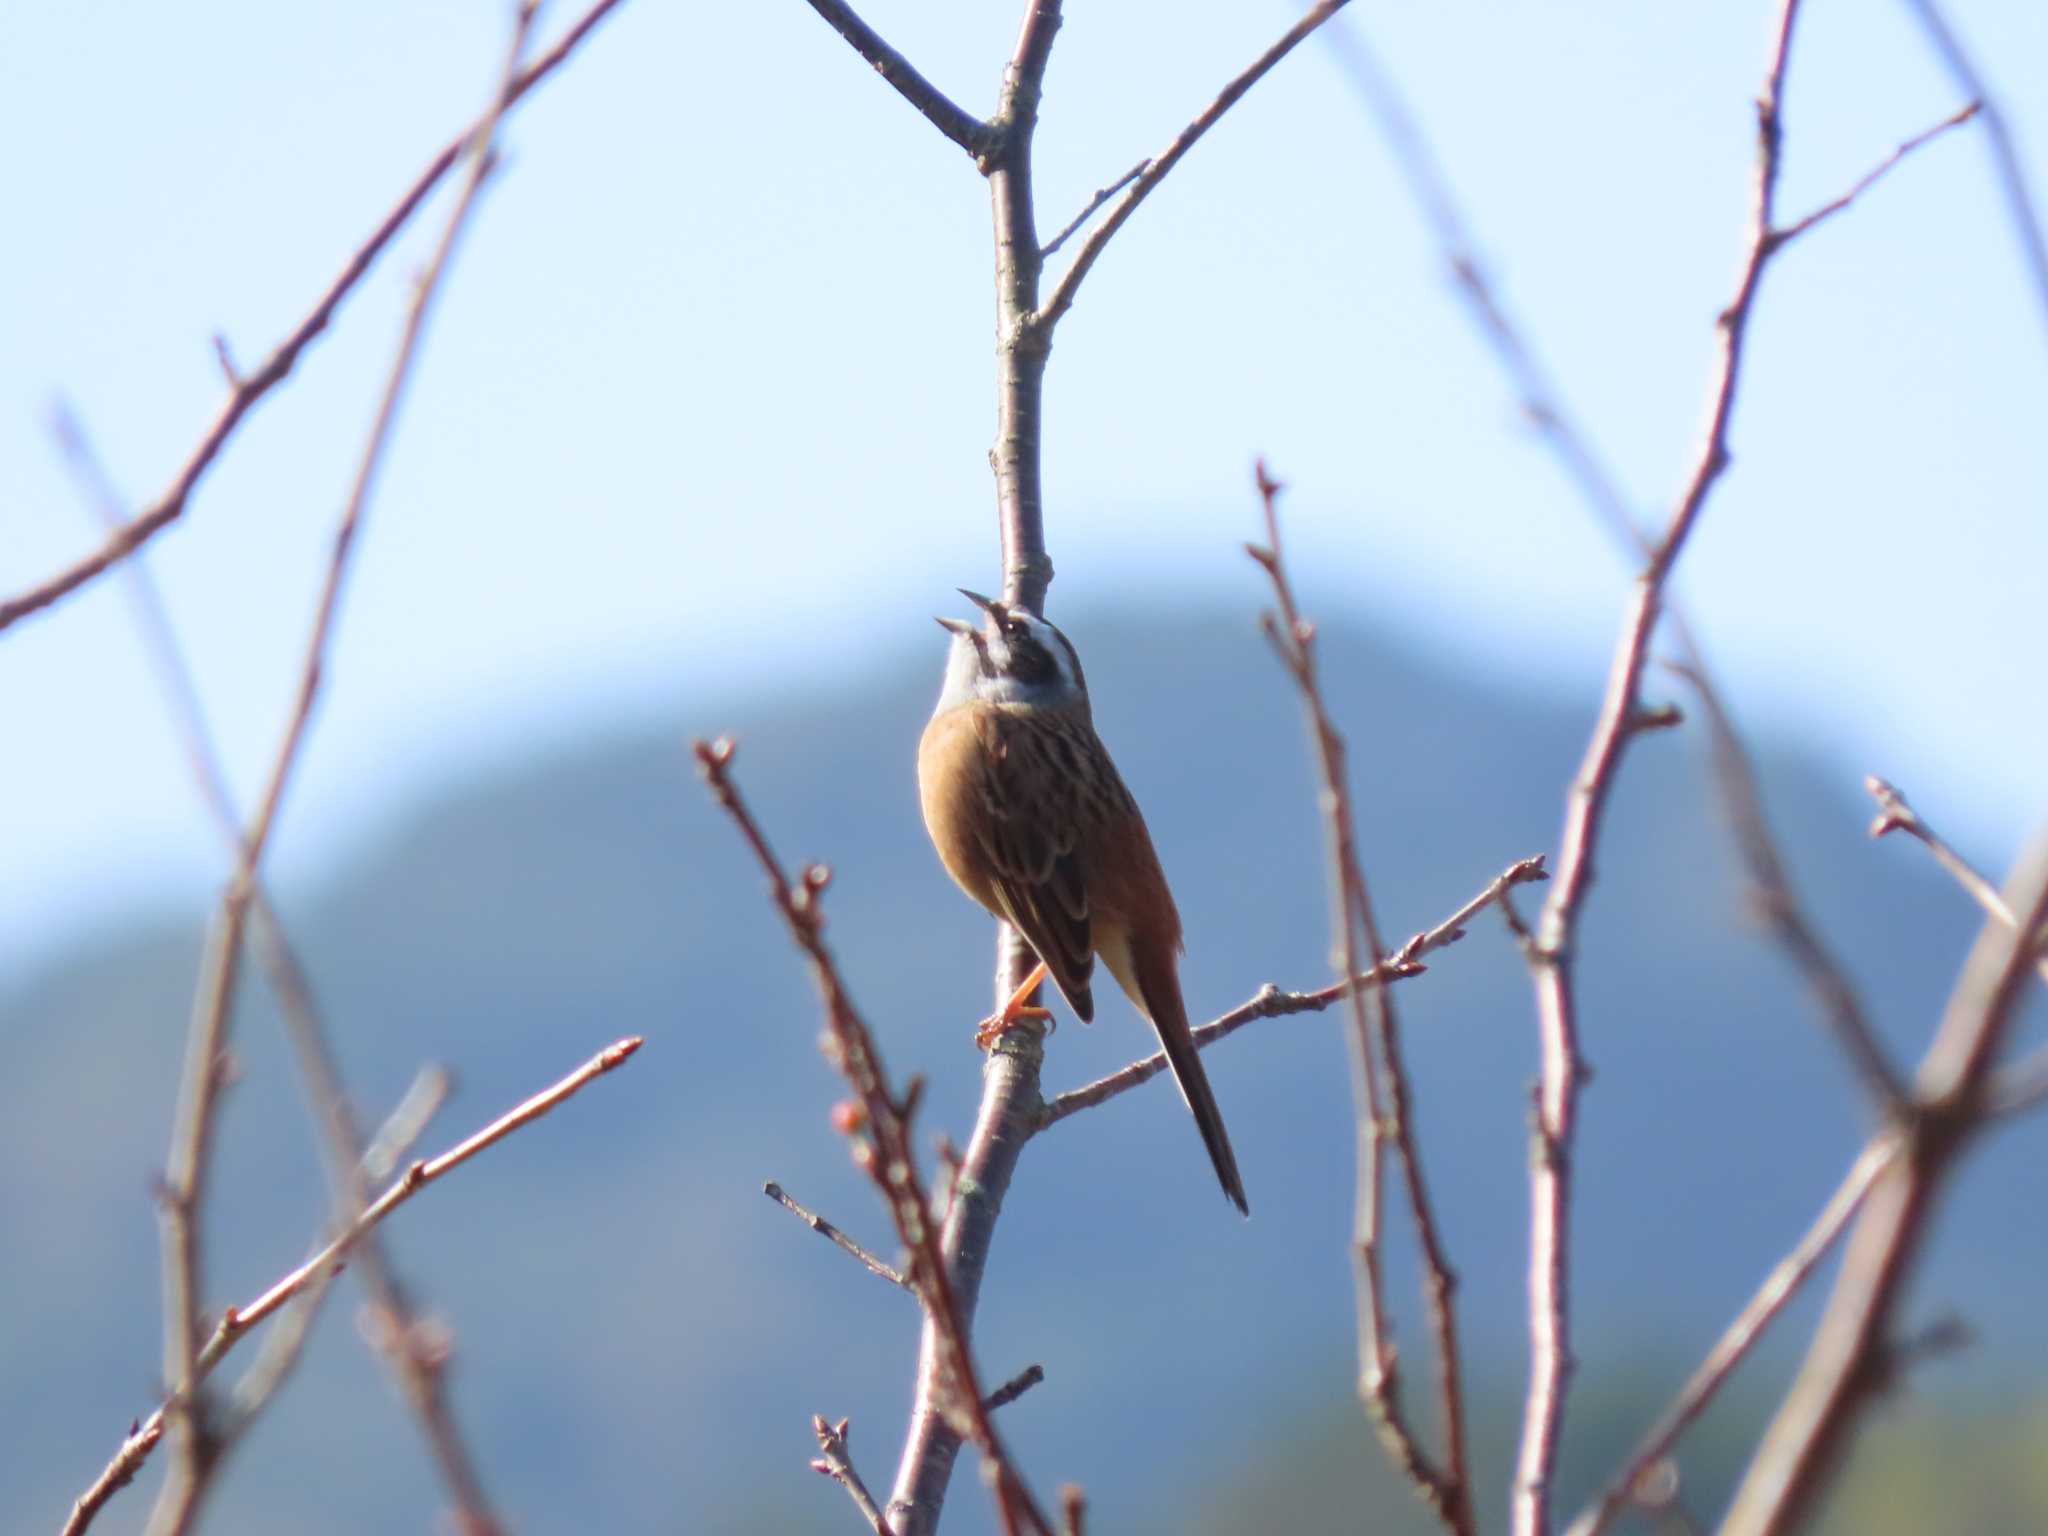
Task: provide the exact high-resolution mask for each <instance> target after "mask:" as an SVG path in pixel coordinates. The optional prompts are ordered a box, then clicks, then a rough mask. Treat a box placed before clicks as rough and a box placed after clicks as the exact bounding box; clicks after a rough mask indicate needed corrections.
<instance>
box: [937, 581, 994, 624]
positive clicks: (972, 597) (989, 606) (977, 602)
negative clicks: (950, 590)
mask: <svg viewBox="0 0 2048 1536" xmlns="http://www.w3.org/2000/svg"><path fill="white" fill-rule="evenodd" d="M958 590H959V593H960V595H961V596H962V597H964V598H966V599H967V601H969V602H970V603H972V604H974V606H975V607H977V608H979V609H980V610H981V611H982V612H983V613H986V614H990V615H993V614H994V613H995V609H996V605H995V601H994V599H992V598H986V597H983V596H982V595H981V594H980V593H979V592H970V591H968V590H967V589H966V588H965V587H961V588H959V589H958ZM938 623H939V628H941V629H943V630H945V631H946V632H947V633H949V634H954V635H978V634H980V633H981V628H980V626H979V625H975V624H970V623H968V622H967V620H965V619H944V618H942V619H940V620H939V621H938Z"/></svg>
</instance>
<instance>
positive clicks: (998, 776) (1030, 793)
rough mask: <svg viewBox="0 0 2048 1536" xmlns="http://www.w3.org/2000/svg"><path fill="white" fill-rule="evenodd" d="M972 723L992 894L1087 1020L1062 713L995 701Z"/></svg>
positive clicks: (1072, 775)
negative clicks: (982, 771)
mask: <svg viewBox="0 0 2048 1536" xmlns="http://www.w3.org/2000/svg"><path fill="white" fill-rule="evenodd" d="M979 725H980V730H981V733H982V745H983V748H984V752H985V756H984V763H985V765H986V773H987V777H986V780H985V789H986V793H987V808H988V813H989V814H988V816H987V817H986V818H985V819H984V820H983V821H982V824H981V840H982V847H983V851H984V852H985V853H986V854H987V856H988V868H989V872H990V876H991V879H990V884H991V887H992V893H993V895H994V896H995V898H996V901H997V903H998V904H999V906H1000V907H1001V909H1002V914H1001V915H1002V916H1003V917H1004V918H1006V919H1007V920H1008V921H1009V923H1010V924H1011V926H1012V927H1014V928H1015V929H1016V930H1017V931H1018V932H1019V933H1021V934H1022V935H1023V936H1024V941H1025V942H1026V943H1027V944H1029V945H1030V946H1031V947H1032V948H1033V949H1034V950H1036V951H1037V952H1038V958H1039V959H1041V960H1043V961H1044V962H1045V964H1046V969H1047V970H1049V971H1050V972H1051V973H1052V979H1053V980H1054V981H1055V982H1057V983H1058V984H1059V989H1060V991H1061V992H1063V993H1065V994H1066V998H1067V1001H1068V1003H1070V1004H1071V1005H1072V1006H1073V1009H1074V1012H1075V1013H1077V1014H1079V1015H1080V1016H1081V1018H1082V1019H1083V1020H1084V1021H1085V1020H1088V1019H1092V1018H1093V1017H1094V1016H1095V1002H1094V995H1093V993H1092V992H1091V990H1090V988H1089V978H1090V977H1091V976H1092V975H1093V974H1094V971H1095V943H1094V938H1093V934H1092V931H1091V925H1090V922H1089V911H1088V872H1087V870H1086V868H1085V867H1084V866H1083V864H1082V860H1081V856H1080V855H1079V854H1078V853H1077V852H1076V845H1077V844H1078V843H1079V842H1080V840H1081V834H1082V832H1083V831H1084V829H1085V828H1086V827H1087V825H1088V822H1089V820H1090V817H1089V809H1090V808H1089V807H1088V806H1087V804H1086V803H1085V801H1086V789H1085V786H1086V782H1087V781H1086V779H1085V778H1084V777H1083V774H1082V772H1081V764H1082V761H1083V759H1082V758H1081V757H1080V756H1078V755H1077V746H1078V744H1077V743H1076V742H1075V741H1074V740H1073V739H1072V737H1071V736H1070V734H1069V732H1068V729H1067V727H1066V725H1065V723H1064V722H1056V721H1049V720H1047V719H1046V718H1045V717H1043V716H1039V717H1035V718H1032V719H1029V720H1027V719H1024V718H1020V717H1019V716H1017V715H1014V714H1011V713H1010V712H1009V711H1007V710H1004V709H1001V708H996V709H991V710H988V711H987V712H986V713H985V714H984V715H983V717H982V719H981V721H980V722H979ZM1083 729H1085V727H1083Z"/></svg>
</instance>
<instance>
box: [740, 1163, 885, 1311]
mask: <svg viewBox="0 0 2048 1536" xmlns="http://www.w3.org/2000/svg"><path fill="white" fill-rule="evenodd" d="M761 1193H762V1194H764V1195H766V1196H767V1197H768V1198H769V1199H770V1200H773V1201H774V1202H775V1203H776V1204H777V1205H779V1206H781V1207H782V1208H783V1209H784V1210H786V1211H788V1212H789V1214H790V1215H792V1216H794V1217H795V1218H796V1219H797V1220H798V1221H800V1222H802V1223H803V1224H804V1225H805V1226H807V1227H809V1228H810V1229H811V1230H812V1231H813V1232H815V1233H817V1234H818V1236H820V1237H822V1238H824V1239H825V1240H826V1241H827V1242H829V1243H831V1244H832V1245H833V1246H834V1247H835V1248H837V1249H839V1251H840V1252H841V1253H845V1254H849V1255H851V1256H852V1257H853V1258H855V1259H857V1260H859V1262H860V1264H861V1265H862V1267H863V1268H865V1269H866V1270H867V1272H868V1273H869V1274H871V1275H880V1276H881V1277H882V1278H883V1279H884V1280H886V1281H888V1282H889V1283H890V1284H891V1285H900V1286H902V1287H903V1288H904V1289H905V1290H907V1291H911V1292H912V1293H913V1294H914V1293H915V1291H916V1287H915V1286H913V1285H912V1284H911V1283H910V1282H909V1281H908V1280H906V1279H904V1278H903V1276H902V1274H901V1273H899V1272H898V1271H897V1270H896V1269H895V1267H894V1266H892V1265H889V1264H885V1263H883V1262H882V1261H881V1260H880V1259H878V1258H876V1257H875V1256H874V1255H873V1254H872V1253H869V1252H868V1251H867V1249H865V1248H863V1247H861V1245H860V1244H859V1243H856V1242H855V1241H854V1240H853V1239H852V1238H850V1237H848V1236H847V1235H846V1234H845V1233H844V1232H842V1231H840V1230H839V1229H838V1228H837V1227H835V1226H833V1225H832V1223H831V1222H829V1221H827V1220H826V1219H825V1218H824V1217H822V1216H820V1215H819V1214H818V1213H817V1212H816V1211H813V1210H809V1209H807V1208H806V1207H804V1206H801V1205H799V1204H797V1202H796V1201H795V1200H793V1199H792V1198H790V1195H789V1192H788V1191H787V1190H785V1189H784V1188H783V1187H782V1186H781V1185H780V1184H778V1183H776V1182H775V1181H774V1180H773V1179H769V1180H768V1181H767V1182H766V1183H764V1184H763V1185H762V1186H761Z"/></svg>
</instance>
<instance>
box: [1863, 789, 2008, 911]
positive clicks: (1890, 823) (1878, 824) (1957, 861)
mask: <svg viewBox="0 0 2048 1536" xmlns="http://www.w3.org/2000/svg"><path fill="white" fill-rule="evenodd" d="M1863 787H1864V788H1865V789H1866V790H1868V791H1869V792H1870V795H1871V798H1872V799H1874V800H1876V801H1877V804H1878V816H1877V818H1876V819H1875V820H1874V821H1872V822H1871V824H1870V835H1871V836H1872V837H1884V836H1887V835H1888V834H1890V833H1893V832H1904V833H1905V834H1906V835H1907V836H1908V837H1915V838H1918V839H1919V840H1920V841H1921V842H1922V843H1924V844H1925V845H1926V846H1927V850H1928V852H1930V853H1932V854H1933V855H1934V858H1935V862H1937V863H1938V864H1940V865H1941V867H1942V868H1943V869H1945V870H1947V871H1948V872H1949V873H1950V874H1952V875H1954V876H1955V877H1956V883H1957V884H1959V885H1961V886H1962V888H1963V889H1964V890H1966V891H1968V892H1969V893H1970V897H1971V899H1972V900H1974V901H1975V902H1976V903H1977V905H1978V906H1980V907H1982V908H1983V909H1984V910H1985V911H1986V912H1988V913H1990V914H1991V916H1993V917H1995V918H1997V919H1998V920H1999V921H2000V922H2001V923H2004V924H2005V925H2006V926H2007V927H2008V928H2011V927H2016V926H2017V925H2018V923H2019V919H2018V918H2016V917H2014V916H2013V915H2012V908H2011V907H2008V906H2007V905H2006V904H2005V898H2004V897H2003V896H2001V895H1999V894H1998V887H1997V886H1995V885H1993V884H1992V883H1991V882H1990V881H1989V880H1986V879H1985V878H1984V877H1983V876H1982V875H1981V874H1979V873H1978V872H1977V871H1976V869H1975V868H1974V867H1972V866H1971V864H1970V862H1969V860H1967V859H1965V858H1964V857H1963V856H1962V855H1961V854H1959V853H1957V852H1956V851H1955V849H1953V848H1951V847H1950V846H1949V845H1948V843H1947V842H1946V841H1944V840H1943V839H1942V837H1941V835H1940V834H1939V833H1937V832H1936V831H1935V830H1934V828H1932V827H1930V826H1929V825H1928V824H1927V823H1926V822H1924V821H1922V820H1921V819H1920V813H1919V812H1918V811H1916V810H1914V809H1913V807H1912V806H1910V805H1908V804H1907V803H1906V797H1905V796H1904V795H1902V794H1900V793H1899V791H1898V790H1897V789H1895V788H1894V787H1893V786H1892V785H1890V784H1888V783H1886V782H1885V781H1884V780H1883V779H1880V778H1879V777H1878V776H1877V775H1876V774H1874V773H1873V774H1870V775H1869V776H1867V777H1866V778H1865V779H1864V780H1863Z"/></svg>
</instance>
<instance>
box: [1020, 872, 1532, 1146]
mask: <svg viewBox="0 0 2048 1536" xmlns="http://www.w3.org/2000/svg"><path fill="white" fill-rule="evenodd" d="M1549 878H1550V875H1549V873H1548V871H1546V870H1545V869H1544V868H1543V855H1541V854H1538V855H1537V856H1536V857H1535V858H1533V859H1523V860H1521V861H1520V862H1519V863H1516V864H1512V865H1510V866H1509V867H1508V868H1507V869H1505V870H1503V871H1501V873H1500V874H1499V875H1497V876H1495V877H1494V879H1493V881H1492V883H1490V884H1489V885H1488V886H1487V887H1486V889H1485V890H1483V891H1481V892H1480V893H1479V894H1478V895H1477V896H1475V897H1473V898H1472V899H1471V900H1470V901H1468V902H1466V903H1465V905H1464V906H1462V907H1460V908H1459V909H1458V910H1457V911H1456V912H1453V913H1452V914H1451V915H1450V916H1449V917H1447V918H1445V919H1444V921H1442V922H1441V923H1439V924H1437V926H1436V927H1434V928H1432V929H1429V930H1428V931H1427V932H1425V933H1418V934H1416V935H1415V937H1413V938H1412V939H1410V940H1409V941H1408V942H1407V943H1406V944H1403V945H1402V946H1401V947H1400V948H1399V949H1397V950H1395V951H1394V953H1393V954H1391V955H1389V956H1388V957H1387V958H1386V959H1384V960H1382V961H1381V962H1380V963H1379V964H1378V965H1377V966H1375V967H1374V968H1373V970H1372V971H1371V972H1370V974H1368V975H1364V976H1356V977H1352V978H1349V979H1348V980H1345V981H1339V982H1335V983H1333V984H1332V985H1330V986H1327V987H1324V988H1322V989H1321V990H1320V991H1316V992H1282V991H1281V990H1280V989H1279V988H1278V987H1276V986H1274V985H1273V984H1272V983H1271V982H1268V983H1267V984H1266V985H1265V986H1263V987H1261V988H1259V990H1258V991H1257V992H1256V993H1255V994H1254V995H1253V996H1252V997H1251V998H1250V999H1248V1000H1247V1001H1245V1002H1243V1003H1240V1004H1239V1005H1238V1006H1237V1007H1235V1008H1233V1009H1231V1010H1230V1012H1228V1013H1226V1014H1223V1015H1222V1016H1221V1017H1219V1018H1216V1019H1212V1020H1211V1021H1210V1022H1209V1023H1207V1024H1203V1025H1201V1026H1199V1027H1198V1028H1197V1029H1195V1030H1194V1032H1193V1038H1194V1042H1195V1047H1196V1049H1197V1050H1205V1049H1207V1048H1208V1047H1209V1046H1212V1045H1214V1044H1215V1043H1216V1042H1217V1041H1219V1040H1221V1039H1224V1038H1225V1037H1226V1036H1229V1035H1233V1034H1235V1033H1236V1032H1237V1031H1238V1030H1240V1029H1242V1028H1243V1027H1244V1026H1245V1025H1247V1024H1250V1023H1252V1022H1253V1021H1254V1020H1257V1019H1277V1018H1283V1017H1285V1016H1287V1015H1289V1014H1296V1013H1320V1012H1322V1011H1323V1010H1324V1009H1325V1008H1328V1007H1329V1006H1330V1005H1331V1004H1332V1003H1337V1002H1342V1001H1343V1000H1344V999H1345V998H1347V997H1349V996H1350V995H1351V994H1352V992H1353V991H1354V990H1356V989H1358V988H1360V987H1364V986H1369V985H1372V984H1373V983H1375V982H1386V981H1406V980H1407V979H1408V978H1410V977H1412V976H1420V975H1422V974H1423V973H1424V972H1425V971H1426V970H1427V967H1426V966H1423V965H1421V964H1418V963H1417V962H1418V960H1419V959H1420V957H1421V956H1423V955H1426V954H1429V953H1430V952H1431V951H1433V950H1438V949H1442V948H1443V947H1444V946H1446V945H1448V944H1454V943H1456V942H1457V941H1458V940H1459V939H1462V938H1463V937H1464V936H1465V924H1467V923H1468V922H1470V921H1471V920H1472V919H1473V918H1474V917H1475V916H1477V915H1478V914H1479V913H1480V912H1481V911H1483V910H1484V909H1485V908H1486V907H1487V906H1489V905H1490V904H1492V903H1494V902H1498V901H1502V900H1504V899H1505V898H1506V895H1507V892H1508V891H1509V889H1511V888H1512V887H1514V886H1517V885H1524V884H1528V883H1529V882H1532V881H1537V880H1548V879H1549ZM1165 1070H1166V1053H1165V1052H1164V1051H1155V1052H1153V1053H1152V1054H1151V1055H1150V1056H1147V1057H1145V1058H1144V1059H1143V1060H1142V1061H1134V1062H1132V1063H1131V1064H1130V1065H1129V1066H1127V1067H1121V1068H1119V1069H1118V1070H1116V1071H1115V1072H1112V1073H1110V1074H1109V1075H1108V1076H1107V1077H1100V1078H1097V1079H1096V1080H1095V1081H1094V1082H1092V1083H1089V1084H1087V1085H1086V1086H1085V1087H1081V1088H1070V1089H1068V1090H1067V1091H1066V1092H1065V1093H1062V1094H1060V1095H1058V1096H1057V1097H1055V1098H1053V1099H1051V1100H1049V1101H1048V1102H1047V1103H1046V1106H1045V1108H1044V1110H1042V1111H1041V1112H1040V1114H1039V1117H1038V1129H1040V1130H1044V1129H1045V1128H1046V1127H1047V1126H1049V1125H1057V1124H1058V1123H1059V1122H1060V1121H1062V1120H1064V1119H1066V1118H1067V1116H1069V1115H1072V1114H1076V1113H1078V1112H1079V1111H1081V1110H1084V1109H1093V1108H1094V1107H1095V1106H1096V1105H1098V1104H1103V1103H1107V1102H1108V1101H1109V1100H1111V1099H1113V1098H1116V1097H1117V1096H1119V1095H1120V1094H1124V1093H1128V1092H1129V1091H1130V1090H1131V1089H1133V1088H1136V1087H1137V1086H1138V1085H1139V1084H1141V1083H1148V1082H1150V1081H1151V1080H1152V1079H1153V1078H1155V1077H1157V1076H1158V1075H1159V1074H1160V1073H1161V1072H1164V1071H1165Z"/></svg>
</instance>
